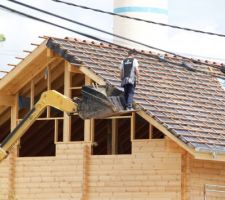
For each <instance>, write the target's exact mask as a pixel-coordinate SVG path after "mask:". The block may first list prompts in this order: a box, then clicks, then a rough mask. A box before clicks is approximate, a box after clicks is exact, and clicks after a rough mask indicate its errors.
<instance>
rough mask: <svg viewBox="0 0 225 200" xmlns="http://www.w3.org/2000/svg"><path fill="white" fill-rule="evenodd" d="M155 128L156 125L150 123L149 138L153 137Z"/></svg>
mask: <svg viewBox="0 0 225 200" xmlns="http://www.w3.org/2000/svg"><path fill="white" fill-rule="evenodd" d="M153 128H154V126H152V125H151V124H149V139H152V137H153Z"/></svg>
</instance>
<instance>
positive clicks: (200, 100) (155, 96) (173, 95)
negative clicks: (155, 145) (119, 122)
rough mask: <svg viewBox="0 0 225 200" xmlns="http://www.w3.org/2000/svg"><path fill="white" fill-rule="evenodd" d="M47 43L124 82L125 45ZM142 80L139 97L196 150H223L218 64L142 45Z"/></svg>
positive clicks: (224, 115) (224, 108)
mask: <svg viewBox="0 0 225 200" xmlns="http://www.w3.org/2000/svg"><path fill="white" fill-rule="evenodd" d="M47 47H48V48H51V49H52V50H53V51H54V52H56V53H57V54H59V55H60V56H62V57H63V58H65V60H67V61H69V62H70V63H72V64H75V65H77V64H80V63H82V65H84V66H85V67H87V68H88V69H90V70H91V71H93V72H94V73H95V74H96V75H98V76H99V77H101V78H103V79H104V80H105V82H107V83H109V84H112V85H115V86H117V87H119V86H120V79H119V67H118V66H119V64H120V62H121V60H122V59H124V58H125V57H126V55H127V51H128V50H127V49H123V48H118V47H116V46H111V45H108V44H102V43H96V42H87V41H78V40H76V39H57V38H49V39H48V41H47ZM136 57H137V59H138V60H139V63H140V76H141V82H140V84H139V85H138V86H137V89H136V94H135V103H136V104H138V105H139V106H140V107H141V109H143V110H144V111H145V112H146V113H147V114H148V115H150V116H151V117H153V118H154V119H155V120H157V121H158V122H159V123H160V124H162V125H163V126H164V127H165V128H166V129H167V130H168V131H170V132H171V133H172V134H173V135H174V136H176V137H177V138H178V139H180V140H181V141H182V142H184V143H186V144H187V145H188V146H190V147H191V148H193V149H195V150H200V151H208V152H211V151H212V152H223V153H224V152H225V131H224V130H225V90H224V89H223V88H222V87H221V85H220V83H219V81H218V80H217V78H216V77H215V76H220V77H221V78H224V79H225V74H224V73H223V72H221V71H220V67H221V66H220V65H218V64H216V63H210V64H209V62H208V61H204V62H201V61H197V60H193V59H184V58H180V57H177V56H169V55H164V56H159V55H157V54H153V53H151V52H144V51H139V53H138V55H137V56H136Z"/></svg>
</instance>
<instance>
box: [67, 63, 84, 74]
mask: <svg viewBox="0 0 225 200" xmlns="http://www.w3.org/2000/svg"><path fill="white" fill-rule="evenodd" d="M68 70H69V71H70V72H72V73H75V74H83V72H82V71H80V70H79V67H77V66H75V65H70V66H69V68H68Z"/></svg>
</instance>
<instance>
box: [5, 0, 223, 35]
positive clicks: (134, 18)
mask: <svg viewBox="0 0 225 200" xmlns="http://www.w3.org/2000/svg"><path fill="white" fill-rule="evenodd" d="M9 1H12V0H9ZM51 1H54V2H57V3H63V4H67V5H69V6H74V7H78V8H82V9H86V10H92V11H95V12H99V13H104V14H109V15H113V16H118V17H122V18H127V19H131V20H136V21H141V22H146V23H150V24H155V25H159V26H166V27H170V28H174V29H180V30H185V31H191V32H196V33H201V34H207V35H214V36H218V37H225V35H224V34H220V33H214V32H209V31H201V30H197V29H192V28H187V27H182V26H176V25H170V24H165V23H160V22H155V21H151V20H145V19H141V18H137V17H129V16H127V15H120V14H116V13H113V12H108V11H104V10H100V9H95V8H90V7H87V6H82V5H78V4H74V3H70V2H65V1H62V0H51Z"/></svg>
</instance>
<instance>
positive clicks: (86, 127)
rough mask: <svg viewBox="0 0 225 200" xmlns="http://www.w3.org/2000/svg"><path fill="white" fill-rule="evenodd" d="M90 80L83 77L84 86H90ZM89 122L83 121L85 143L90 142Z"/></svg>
mask: <svg viewBox="0 0 225 200" xmlns="http://www.w3.org/2000/svg"><path fill="white" fill-rule="evenodd" d="M91 83H92V80H91V79H90V78H89V77H88V76H85V85H91ZM91 134H92V133H91V120H90V119H85V120H84V141H85V142H90V141H91Z"/></svg>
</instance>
